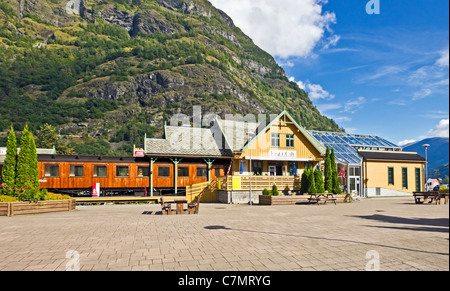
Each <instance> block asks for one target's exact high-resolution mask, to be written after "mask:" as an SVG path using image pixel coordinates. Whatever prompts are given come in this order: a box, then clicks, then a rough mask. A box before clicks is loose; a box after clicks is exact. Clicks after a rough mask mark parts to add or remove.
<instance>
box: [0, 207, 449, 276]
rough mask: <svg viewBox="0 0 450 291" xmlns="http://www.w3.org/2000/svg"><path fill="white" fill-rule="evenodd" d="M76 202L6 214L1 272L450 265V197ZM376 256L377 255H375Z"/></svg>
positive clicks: (0, 228) (0, 227)
mask: <svg viewBox="0 0 450 291" xmlns="http://www.w3.org/2000/svg"><path fill="white" fill-rule="evenodd" d="M160 210H161V208H160V206H159V205H106V206H78V207H77V210H76V211H73V212H61V213H49V214H40V215H28V216H16V217H0V270H2V271H6V270H61V271H64V270H66V268H68V269H70V270H71V269H77V268H78V267H79V268H80V269H81V270H82V271H83V270H86V271H91V270H92V271H94V270H99V271H100V270H139V271H141V270H144V271H145V270H158V271H161V270H167V271H172V270H177V271H199V270H200V271H210V270H214V271H216V270H217V271H219V270H220V271H272V270H273V271H279V270H281V271H283V270H289V271H296V270H361V271H364V270H366V268H369V269H373V268H377V267H378V266H379V268H380V270H382V271H389V270H411V271H414V270H446V271H448V270H449V228H448V227H449V208H448V205H434V204H433V205H431V204H429V205H416V204H414V202H413V198H383V199H381V198H380V199H363V200H361V201H358V202H355V203H352V204H338V205H336V206H335V205H321V206H317V205H292V206H258V205H255V206H248V205H226V204H201V206H200V214H199V215H180V216H176V215H173V216H162V215H160ZM378 262H379V263H378Z"/></svg>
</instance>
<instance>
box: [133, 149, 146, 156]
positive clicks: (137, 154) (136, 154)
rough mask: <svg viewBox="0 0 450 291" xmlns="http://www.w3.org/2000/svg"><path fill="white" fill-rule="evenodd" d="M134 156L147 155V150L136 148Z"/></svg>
mask: <svg viewBox="0 0 450 291" xmlns="http://www.w3.org/2000/svg"><path fill="white" fill-rule="evenodd" d="M133 156H134V157H145V151H144V150H143V149H134V151H133Z"/></svg>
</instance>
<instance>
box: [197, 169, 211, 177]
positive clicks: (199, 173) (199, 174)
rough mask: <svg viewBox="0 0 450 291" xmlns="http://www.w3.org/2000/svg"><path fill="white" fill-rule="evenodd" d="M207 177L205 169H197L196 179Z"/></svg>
mask: <svg viewBox="0 0 450 291" xmlns="http://www.w3.org/2000/svg"><path fill="white" fill-rule="evenodd" d="M207 175H208V169H207V168H197V177H206V176H207Z"/></svg>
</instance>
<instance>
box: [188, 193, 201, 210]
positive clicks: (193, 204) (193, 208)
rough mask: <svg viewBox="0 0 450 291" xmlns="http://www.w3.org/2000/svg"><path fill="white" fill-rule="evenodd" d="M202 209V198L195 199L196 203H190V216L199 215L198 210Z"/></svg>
mask: <svg viewBox="0 0 450 291" xmlns="http://www.w3.org/2000/svg"><path fill="white" fill-rule="evenodd" d="M199 208H200V196H197V197H195V198H194V201H192V202H191V203H188V209H187V212H188V214H198V209H199Z"/></svg>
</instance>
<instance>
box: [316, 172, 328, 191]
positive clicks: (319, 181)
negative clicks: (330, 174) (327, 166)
mask: <svg viewBox="0 0 450 291" xmlns="http://www.w3.org/2000/svg"><path fill="white" fill-rule="evenodd" d="M314 182H315V183H316V190H317V193H319V194H323V193H325V186H324V184H323V176H322V172H320V171H319V170H318V169H316V170H315V171H314Z"/></svg>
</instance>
